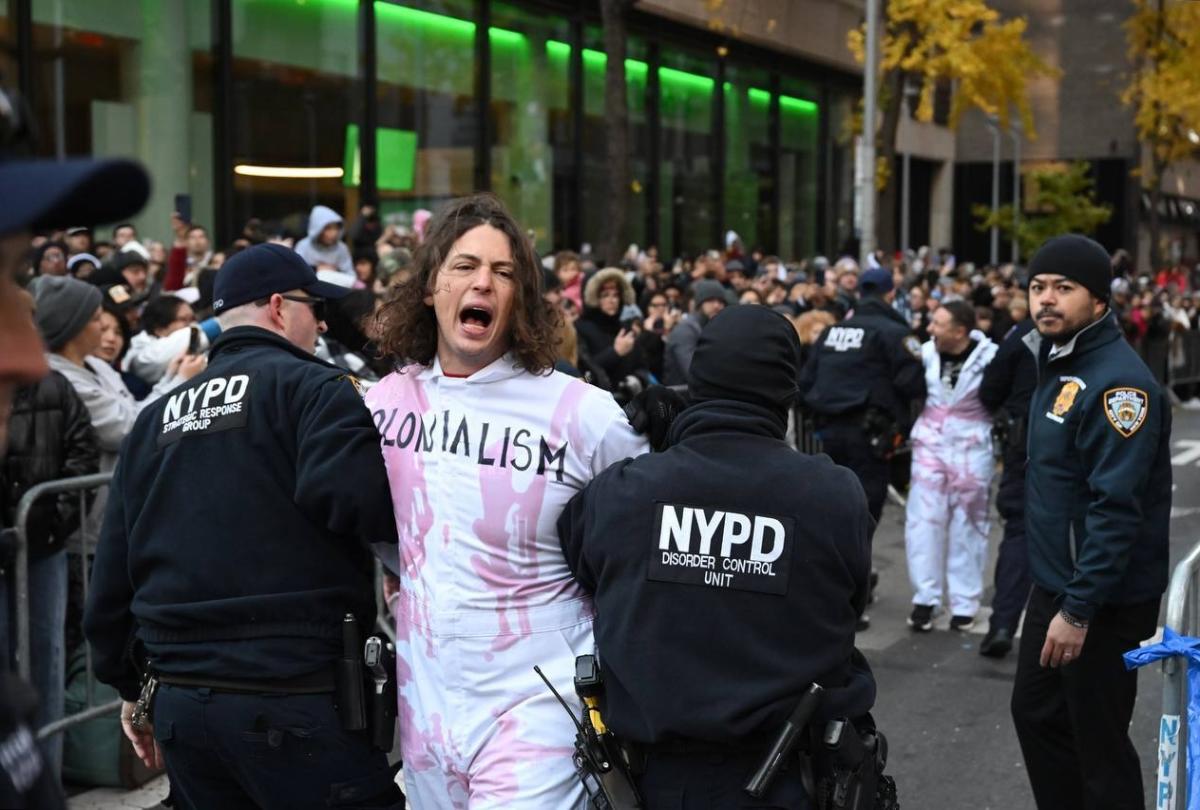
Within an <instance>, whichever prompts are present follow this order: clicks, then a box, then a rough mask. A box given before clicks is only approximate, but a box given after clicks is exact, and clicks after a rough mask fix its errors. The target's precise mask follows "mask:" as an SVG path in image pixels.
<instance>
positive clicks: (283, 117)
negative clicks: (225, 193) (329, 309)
mask: <svg viewBox="0 0 1200 810" xmlns="http://www.w3.org/2000/svg"><path fill="white" fill-rule="evenodd" d="M232 10H233V88H232V97H231V99H230V104H231V109H230V114H231V116H232V119H233V126H232V130H233V144H232V147H231V152H232V153H231V159H232V162H233V172H234V177H233V189H234V204H233V223H234V226H235V228H236V229H238V230H240V229H241V226H242V224H243V223H245V222H246V221H247V220H248V219H249V218H250V217H259V218H262V219H265V220H277V221H278V220H282V221H283V222H284V224H285V226H286V227H287V228H288V229H289V230H292V231H294V232H298V233H302V234H303V233H306V232H307V224H308V214H309V211H310V209H311V208H312V206H314V205H318V204H320V205H326V206H329V207H330V208H332V209H333V210H334V211H336V212H338V213H339V214H340V215H341V216H342V217H344V218H345V220H346V224H347V225H349V224H350V222H351V221H352V220H353V219H354V218H355V215H356V211H357V208H358V196H357V189H356V188H355V187H353V186H350V187H347V186H345V185H344V183H343V180H344V175H345V169H346V167H345V152H346V143H347V140H348V139H349V138H351V132H352V130H351V124H352V123H354V122H355V121H357V120H358V111H359V109H360V107H361V104H360V95H361V94H360V92H359V81H358V33H357V32H358V4H357V2H354V0H308V1H306V0H234V2H233V7H232Z"/></svg>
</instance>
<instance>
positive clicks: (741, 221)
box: [724, 65, 779, 253]
mask: <svg viewBox="0 0 1200 810" xmlns="http://www.w3.org/2000/svg"><path fill="white" fill-rule="evenodd" d="M725 77H726V81H725V218H724V223H725V224H724V227H725V228H726V230H731V231H733V232H735V233H736V234H737V235H738V236H739V237H741V240H742V244H743V246H744V247H745V249H746V252H747V253H749V252H750V251H751V250H752V249H754V248H755V247H756V246H763V247H765V248H766V250H767V251H768V252H774V251H775V250H776V243H777V237H776V234H777V230H778V224H779V223H778V218H777V212H776V211H775V205H774V192H775V177H774V173H773V166H772V162H771V157H772V156H771V93H770V90H768V89H767V88H769V87H770V86H771V77H770V75H769V74H768V73H766V72H765V71H757V70H750V69H747V68H741V67H737V66H734V65H730V66H729V67H728V68H727V69H726V71H725Z"/></svg>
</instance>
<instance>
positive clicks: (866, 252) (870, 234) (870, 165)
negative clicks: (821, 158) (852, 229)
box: [859, 0, 879, 268]
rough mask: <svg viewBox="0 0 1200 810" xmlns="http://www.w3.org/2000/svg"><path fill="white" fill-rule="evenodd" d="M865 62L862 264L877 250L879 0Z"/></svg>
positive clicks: (873, 1)
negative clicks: (876, 170)
mask: <svg viewBox="0 0 1200 810" xmlns="http://www.w3.org/2000/svg"><path fill="white" fill-rule="evenodd" d="M865 62H866V64H865V65H863V134H862V158H863V174H862V177H861V178H860V183H861V185H860V186H859V194H860V195H861V196H860V199H861V200H862V239H861V240H860V249H859V253H860V254H861V255H860V259H861V262H862V266H863V267H864V268H865V267H866V266H867V257H868V256H870V255H871V254H872V253H874V252H875V117H876V112H875V107H876V101H877V96H878V94H879V91H878V89H877V88H876V81H877V79H878V74H879V0H867V54H866V60H865Z"/></svg>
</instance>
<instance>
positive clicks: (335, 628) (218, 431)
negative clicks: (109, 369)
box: [84, 245, 403, 808]
mask: <svg viewBox="0 0 1200 810" xmlns="http://www.w3.org/2000/svg"><path fill="white" fill-rule="evenodd" d="M344 293H345V289H344V288H340V287H337V286H335V285H330V284H325V283H322V282H319V281H318V280H317V277H316V274H315V273H314V272H313V270H312V268H311V267H309V266H308V265H307V264H305V263H304V261H303V260H302V259H301V258H300V257H299V256H298V255H297V254H296V253H294V252H293V251H291V250H288V249H287V248H285V247H282V246H279V245H258V246H255V247H252V248H248V249H246V250H244V251H242V252H241V253H239V254H237V255H236V256H234V257H233V258H231V259H230V260H229V261H228V262H226V264H225V265H224V267H223V268H222V269H221V271H220V273H219V274H218V275H217V279H216V287H215V300H214V309H215V310H216V312H217V315H218V320H219V321H220V322H221V325H222V327H223V329H224V331H223V332H222V334H221V336H220V337H219V338H218V339H217V340H216V341H215V342H214V344H213V346H212V349H211V352H210V355H209V365H208V369H207V370H206V371H205V372H204V373H202V374H199V375H197V376H196V377H195V378H193V379H192V380H190V381H189V382H188V383H186V384H184V385H182V386H180V387H179V388H176V389H175V390H174V391H172V392H170V393H169V394H167V395H165V396H164V397H162V398H161V399H160V400H159V401H157V402H155V403H154V404H153V405H151V406H150V407H148V408H147V409H146V410H144V411H143V412H142V413H141V415H140V416H139V418H138V420H137V422H136V424H135V425H134V428H133V431H132V432H131V434H130V435H129V437H128V438H127V439H126V442H125V446H124V448H123V450H122V454H121V459H120V462H119V464H118V466H117V469H116V472H115V474H114V477H113V482H112V489H111V494H110V495H109V500H108V509H107V513H106V515H105V520H104V525H103V529H102V531H101V536H100V540H99V545H98V548H97V552H96V562H95V568H94V572H93V575H92V583H93V584H92V589H91V593H90V595H89V599H88V604H87V610H86V616H85V623H84V629H85V632H86V634H87V638H88V640H89V641H90V642H91V643H92V645H93V650H94V655H95V666H96V675H97V677H98V678H99V679H100V680H102V681H104V682H106V683H110V684H112V685H113V686H114V687H116V688H117V690H118V692H120V694H121V697H122V699H123V700H124V701H125V704H124V706H123V708H122V721H123V725H124V726H125V729H126V734H127V736H129V737H130V739H131V740H132V741H133V742H134V745H135V748H136V749H137V750H138V752H139V754H140V755H142V756H143V758H144V759H146V760H147V761H148V763H152V762H154V761H156V760H159V759H162V760H165V764H166V768H167V772H168V774H169V775H170V778H171V785H172V790H173V792H174V794H175V797H176V798H177V799H178V801H179V804H180V805H181V806H182V807H185V808H215V807H263V808H267V807H272V808H274V807H278V808H299V807H328V806H338V807H342V806H346V807H402V806H403V797H402V796H401V795H400V793H399V789H398V788H397V787H396V785H395V784H394V782H393V774H392V771H391V770H390V769H389V767H388V763H387V759H386V756H385V755H384V754H383V753H382V752H381V751H378V750H375V749H373V748H372V746H371V744H370V741H369V737H368V735H367V733H366V732H364V731H347V730H344V729H343V724H344V723H345V722H346V715H345V711H346V707H345V706H338V707H337V709H335V699H334V694H335V690H336V689H337V687H338V683H337V681H338V679H337V678H336V677H335V674H334V672H335V661H337V659H339V658H342V657H343V655H344V654H345V653H346V652H347V650H346V645H345V643H344V639H345V636H344V633H345V631H346V629H347V627H346V625H347V624H349V625H356V627H357V631H358V632H359V633H361V634H362V635H363V636H365V635H367V634H368V633H369V631H370V630H371V628H372V627H373V624H374V616H375V607H374V590H373V587H372V580H373V561H372V556H371V553H370V550H369V546H368V544H369V543H370V542H378V543H382V544H385V545H387V546H390V547H393V548H394V547H395V546H396V543H397V538H396V529H395V522H394V518H393V515H392V507H391V498H390V495H389V491H388V483H387V476H386V473H385V470H384V466H383V461H382V459H381V457H380V455H379V447H378V442H379V436H378V434H377V433H376V430H375V426H374V423H373V422H372V421H371V416H370V413H369V412H368V411H367V409H366V407H365V406H364V404H363V402H362V399H361V397H360V395H359V393H358V390H357V385H356V381H354V380H353V379H352V378H349V377H347V375H346V373H345V371H343V370H342V369H339V368H337V367H335V366H331V365H329V364H327V363H325V362H323V361H321V360H319V359H317V358H316V357H314V356H313V354H312V352H313V349H314V348H315V342H316V339H317V337H318V335H319V334H320V333H321V332H323V331H324V319H323V307H324V304H325V299H328V298H337V297H340V296H341V295H343V294H344ZM140 649H144V651H145V655H146V656H147V657H148V664H149V671H150V672H151V673H153V674H154V675H155V676H156V678H157V681H158V683H159V686H158V690H157V695H156V697H154V699H153V701H152V704H151V708H152V710H153V736H152V737H151V735H150V733H149V730H148V729H145V727H144V726H143V728H142V729H139V728H137V723H136V722H135V720H136V719H138V718H134V717H133V716H132V715H133V712H134V709H135V708H136V707H135V705H134V703H133V701H134V700H135V699H137V698H138V697H139V680H140V674H139V669H138V667H139V666H141V663H142V661H141V660H139V659H140V658H141V656H139V655H137V654H136V651H137V650H140ZM361 651H362V642H361V641H360V642H358V652H357V653H355V652H354V651H353V650H349V651H348V652H349V653H350V654H351V656H354V655H356V654H357V655H361ZM359 686H360V687H361V681H360V683H359ZM142 693H143V694H144V693H145V690H142Z"/></svg>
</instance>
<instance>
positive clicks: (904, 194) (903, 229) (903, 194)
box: [900, 79, 920, 254]
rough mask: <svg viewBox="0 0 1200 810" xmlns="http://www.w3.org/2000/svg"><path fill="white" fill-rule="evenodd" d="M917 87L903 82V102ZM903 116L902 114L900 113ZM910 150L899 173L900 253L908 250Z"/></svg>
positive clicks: (911, 95) (906, 101)
mask: <svg viewBox="0 0 1200 810" xmlns="http://www.w3.org/2000/svg"><path fill="white" fill-rule="evenodd" d="M919 92H920V91H919V90H918V89H917V86H916V85H915V84H913V83H912V82H911V81H909V80H907V79H905V81H904V101H905V103H911V101H912V99H913V98H914V97H915V96H916V95H917V94H918V93H919ZM901 114H903V112H902V113H901ZM911 151H912V150H911V149H905V150H904V156H903V158H902V161H903V162H902V164H901V166H902V168H901V171H900V252H901V253H902V254H903V253H907V252H908V248H909V236H908V232H909V226H910V223H911V219H910V216H911V209H910V208H909V206H910V204H911V203H910V201H909V191H910V189H911V188H912V186H911V185H910V183H911V179H912V155H911V154H910V152H911Z"/></svg>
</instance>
